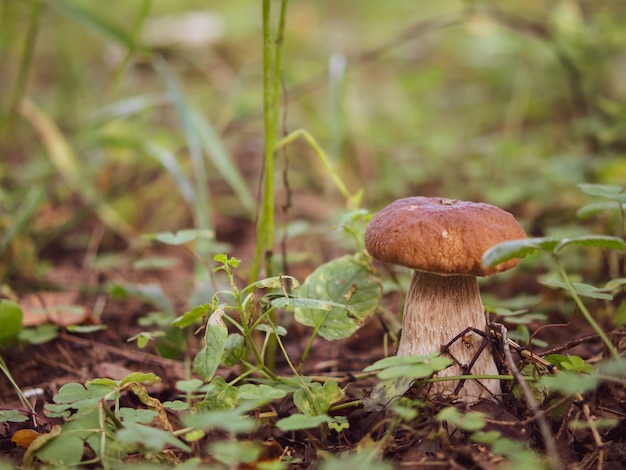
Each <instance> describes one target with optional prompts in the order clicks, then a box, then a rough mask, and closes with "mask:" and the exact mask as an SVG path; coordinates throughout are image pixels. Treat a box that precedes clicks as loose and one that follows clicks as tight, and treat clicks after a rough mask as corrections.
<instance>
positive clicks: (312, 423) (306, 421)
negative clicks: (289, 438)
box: [276, 413, 331, 431]
mask: <svg viewBox="0 0 626 470" xmlns="http://www.w3.org/2000/svg"><path fill="white" fill-rule="evenodd" d="M330 421H331V418H330V416H327V415H325V414H322V415H317V416H310V415H306V414H304V415H303V414H297V413H296V414H292V415H291V416H288V417H287V418H283V419H281V420H280V421H278V422H277V423H276V427H277V428H278V429H280V430H281V431H299V430H301V429H311V428H317V427H319V426H321V425H322V424H323V423H330Z"/></svg>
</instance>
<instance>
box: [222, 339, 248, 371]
mask: <svg viewBox="0 0 626 470" xmlns="http://www.w3.org/2000/svg"><path fill="white" fill-rule="evenodd" d="M246 354H247V348H246V340H245V338H244V337H243V336H241V335H240V334H239V333H231V334H229V335H228V336H227V337H226V344H225V345H224V354H223V356H222V362H223V363H224V364H226V365H227V366H229V367H232V366H234V365H236V364H238V363H239V361H241V360H242V359H245V357H246Z"/></svg>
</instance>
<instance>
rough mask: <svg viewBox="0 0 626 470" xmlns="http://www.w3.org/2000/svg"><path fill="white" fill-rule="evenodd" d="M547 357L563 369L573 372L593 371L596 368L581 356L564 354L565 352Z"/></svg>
mask: <svg viewBox="0 0 626 470" xmlns="http://www.w3.org/2000/svg"><path fill="white" fill-rule="evenodd" d="M545 359H546V360H547V361H548V362H550V363H551V364H554V365H555V366H557V368H558V369H561V370H569V371H571V372H585V373H588V374H590V373H592V372H593V371H594V368H593V366H592V365H591V364H587V363H586V362H585V361H584V360H583V358H582V357H580V356H564V355H563V354H550V355H548V356H546V357H545Z"/></svg>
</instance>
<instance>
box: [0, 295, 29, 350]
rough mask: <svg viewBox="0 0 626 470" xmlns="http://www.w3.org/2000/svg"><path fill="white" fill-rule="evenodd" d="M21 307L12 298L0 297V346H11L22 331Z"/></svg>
mask: <svg viewBox="0 0 626 470" xmlns="http://www.w3.org/2000/svg"><path fill="white" fill-rule="evenodd" d="M23 316H24V314H23V313H22V309H21V307H20V306H19V305H18V304H16V303H15V302H13V301H12V300H5V299H0V325H2V328H0V348H3V347H9V346H12V345H13V344H14V343H15V341H16V340H17V337H18V335H19V334H20V331H22V317H23Z"/></svg>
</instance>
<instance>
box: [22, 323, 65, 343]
mask: <svg viewBox="0 0 626 470" xmlns="http://www.w3.org/2000/svg"><path fill="white" fill-rule="evenodd" d="M58 335H59V327H58V326H57V325H53V324H51V323H46V324H43V325H37V326H36V327H35V328H24V329H23V330H22V331H21V332H20V335H19V339H20V341H26V342H27V343H30V344H44V343H47V342H48V341H52V340H53V339H55V338H56V337H57V336H58Z"/></svg>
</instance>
